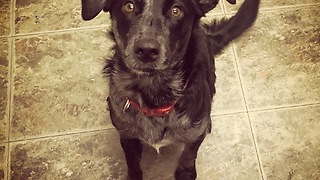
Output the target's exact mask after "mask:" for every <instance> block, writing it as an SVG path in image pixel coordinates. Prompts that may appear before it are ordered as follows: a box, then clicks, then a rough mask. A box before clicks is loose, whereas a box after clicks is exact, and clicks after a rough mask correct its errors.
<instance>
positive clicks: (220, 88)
mask: <svg viewBox="0 0 320 180" xmlns="http://www.w3.org/2000/svg"><path fill="white" fill-rule="evenodd" d="M215 62H216V76H217V82H216V91H217V93H216V95H215V96H214V100H213V105H212V114H223V113H233V112H244V111H245V110H246V107H245V104H244V102H243V100H244V98H243V93H242V91H241V86H240V82H239V76H238V72H237V67H236V65H235V60H234V54H233V52H232V49H231V47H230V46H229V47H228V48H226V49H225V51H224V52H223V53H222V54H221V55H219V56H217V57H216V58H215Z"/></svg>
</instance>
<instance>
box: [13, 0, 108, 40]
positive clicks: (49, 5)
mask: <svg viewBox="0 0 320 180" xmlns="http://www.w3.org/2000/svg"><path fill="white" fill-rule="evenodd" d="M106 22H109V14H107V13H101V15H99V17H97V18H96V19H94V20H92V21H83V20H82V18H81V1H68V2H65V1H52V0H17V1H16V9H15V33H17V34H20V33H32V32H39V31H52V30H61V29H70V28H79V27H86V26H93V25H104V24H106Z"/></svg>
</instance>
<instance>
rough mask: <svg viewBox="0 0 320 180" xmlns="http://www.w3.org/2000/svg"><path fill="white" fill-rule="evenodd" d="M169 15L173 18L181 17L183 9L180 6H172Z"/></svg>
mask: <svg viewBox="0 0 320 180" xmlns="http://www.w3.org/2000/svg"><path fill="white" fill-rule="evenodd" d="M171 15H172V17H174V18H181V17H182V16H183V11H182V10H181V8H180V7H178V6H174V7H172V9H171Z"/></svg>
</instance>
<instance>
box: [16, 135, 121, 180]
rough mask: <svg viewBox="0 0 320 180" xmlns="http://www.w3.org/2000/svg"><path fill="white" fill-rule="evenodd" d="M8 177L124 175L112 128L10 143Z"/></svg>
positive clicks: (92, 178)
mask: <svg viewBox="0 0 320 180" xmlns="http://www.w3.org/2000/svg"><path fill="white" fill-rule="evenodd" d="M10 156H11V159H10V160H11V162H10V163H11V165H10V168H11V169H10V170H11V174H10V176H11V177H10V178H11V179H86V180H97V179H112V180H122V179H125V178H124V177H125V176H126V172H125V171H126V165H125V161H124V155H123V153H122V150H121V147H120V143H119V137H118V133H117V132H116V131H115V130H111V131H107V132H100V133H98V132H97V133H87V134H82V135H74V136H64V137H56V138H49V139H39V140H32V141H25V142H17V143H13V144H11V145H10Z"/></svg>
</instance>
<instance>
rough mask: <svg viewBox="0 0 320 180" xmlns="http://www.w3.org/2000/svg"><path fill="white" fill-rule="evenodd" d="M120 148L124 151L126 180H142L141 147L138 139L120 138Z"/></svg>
mask: <svg viewBox="0 0 320 180" xmlns="http://www.w3.org/2000/svg"><path fill="white" fill-rule="evenodd" d="M120 142H121V146H122V149H123V151H124V154H125V157H126V160H127V166H128V178H127V179H128V180H142V170H141V167H140V160H141V154H142V149H143V145H142V143H141V141H140V140H139V139H127V138H120Z"/></svg>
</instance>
